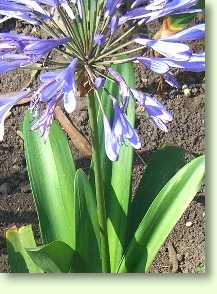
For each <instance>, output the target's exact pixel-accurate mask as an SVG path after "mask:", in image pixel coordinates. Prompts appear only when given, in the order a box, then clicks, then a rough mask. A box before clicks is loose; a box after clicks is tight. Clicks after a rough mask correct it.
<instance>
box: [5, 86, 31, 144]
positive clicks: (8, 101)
mask: <svg viewBox="0 0 217 294" xmlns="http://www.w3.org/2000/svg"><path fill="white" fill-rule="evenodd" d="M28 94H29V90H25V91H21V92H20V93H18V94H17V95H14V96H4V97H2V96H0V141H2V140H3V137H4V122H5V119H6V118H7V116H8V114H9V112H10V110H11V108H12V107H13V106H14V105H15V104H17V103H18V102H19V101H20V100H22V99H23V98H25V97H26V96H27V95H28Z"/></svg>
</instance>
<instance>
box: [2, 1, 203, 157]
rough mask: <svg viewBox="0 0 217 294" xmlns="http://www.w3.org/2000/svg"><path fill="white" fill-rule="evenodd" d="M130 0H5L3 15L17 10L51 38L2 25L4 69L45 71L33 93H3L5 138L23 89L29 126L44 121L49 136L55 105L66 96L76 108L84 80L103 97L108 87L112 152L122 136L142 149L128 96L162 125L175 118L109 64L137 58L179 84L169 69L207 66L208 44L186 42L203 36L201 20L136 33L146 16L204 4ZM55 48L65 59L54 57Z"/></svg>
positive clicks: (9, 15)
mask: <svg viewBox="0 0 217 294" xmlns="http://www.w3.org/2000/svg"><path fill="white" fill-rule="evenodd" d="M129 2H130V3H131V7H130V8H127V5H126V3H125V1H122V0H107V1H103V0H91V1H83V0H32V1H27V0H9V1H6V0H0V21H1V22H3V21H6V20H7V19H9V18H17V19H20V20H23V21H26V22H28V23H30V24H32V25H33V26H36V27H37V26H40V29H42V30H44V31H45V32H46V34H48V39H39V38H38V37H36V36H25V35H23V34H14V33H0V73H6V72H8V71H12V70H14V69H17V68H22V67H25V68H29V69H31V68H33V67H35V66H37V68H38V70H40V71H41V74H40V81H41V85H40V86H39V88H38V89H33V90H32V91H31V93H30V92H29V90H28V91H27V90H26V89H23V90H22V91H21V93H20V94H18V95H17V96H15V97H0V139H2V138H3V134H4V120H5V118H6V116H7V113H8V111H9V110H10V109H11V108H12V107H13V105H15V104H16V103H17V101H18V100H19V99H20V97H22V98H23V97H25V96H26V95H31V97H32V98H31V99H32V101H31V105H30V108H31V109H32V110H34V111H35V114H36V115H37V121H36V122H35V123H34V125H33V126H32V128H33V129H40V130H41V133H42V135H43V136H44V137H45V139H46V138H47V136H48V134H49V128H50V125H51V124H52V121H53V116H54V110H55V107H56V105H57V104H59V103H63V105H64V107H65V110H66V111H67V112H69V113H70V112H72V111H73V110H74V109H75V107H76V95H77V92H78V89H79V88H80V86H83V87H84V88H85V89H87V91H88V90H89V91H95V92H97V95H95V97H96V99H98V100H100V98H99V97H100V95H99V93H98V91H99V89H100V90H102V91H106V92H107V93H108V99H111V100H112V103H113V109H114V117H113V121H112V122H110V121H109V120H108V118H107V116H106V113H105V111H104V109H103V108H102V104H101V103H100V101H99V105H100V107H101V111H102V112H103V114H104V129H105V148H106V153H107V156H108V157H109V158H110V159H111V160H117V159H118V155H119V152H120V148H121V146H122V144H124V143H125V142H128V143H129V144H131V145H132V146H133V147H134V148H137V149H138V148H140V145H141V144H140V140H139V137H138V134H137V132H136V130H135V129H134V128H133V126H132V125H131V124H130V123H129V121H128V119H127V116H126V113H127V108H128V102H129V99H134V100H135V101H136V102H137V103H139V104H141V105H142V106H143V107H144V108H145V109H146V111H147V113H148V115H149V117H150V118H151V119H152V121H153V122H154V123H155V125H156V126H157V127H158V128H160V129H161V130H162V131H167V130H168V128H167V123H168V122H170V121H171V120H172V115H171V114H170V113H169V112H167V111H166V109H165V107H164V106H163V105H161V104H160V102H158V101H157V98H156V97H152V96H150V95H147V94H145V93H142V92H140V91H137V90H136V89H132V88H130V87H129V86H128V85H127V83H126V81H125V79H124V78H123V77H122V76H121V75H120V74H119V73H118V72H117V71H115V70H114V69H113V67H112V66H113V65H115V64H122V63H128V62H132V63H137V62H139V63H141V64H143V65H144V66H145V67H147V68H148V69H151V70H153V71H154V72H155V73H157V74H159V75H160V76H161V77H162V78H164V79H165V81H166V82H167V83H168V84H169V85H171V86H175V87H179V83H178V82H177V80H176V77H175V76H174V74H173V72H172V71H171V69H173V68H179V69H183V70H186V71H193V72H196V71H204V69H205V54H204V52H193V51H192V49H191V48H190V46H189V43H186V42H188V41H192V40H197V39H201V38H203V37H204V34H205V25H204V24H199V25H195V26H193V27H190V28H187V29H185V30H183V31H181V32H178V33H175V34H173V35H170V36H168V37H165V36H164V37H163V38H161V39H157V40H156V39H155V37H154V36H153V38H150V37H148V36H147V35H146V34H145V30H144V34H142V35H141V34H138V33H137V32H138V28H139V31H140V32H141V29H142V28H143V27H144V26H145V24H146V23H148V22H150V21H152V20H155V19H157V18H160V17H163V16H168V15H176V14H182V13H193V12H196V11H199V9H195V8H194V6H195V5H196V4H197V2H198V1H197V0H178V1H176V0H150V1H140V0H136V1H129ZM126 24H127V25H126ZM118 32H121V34H118ZM144 48H150V49H151V50H152V51H153V52H154V55H153V56H152V57H150V56H147V55H144ZM53 51H55V52H56V53H57V54H53ZM58 54H59V56H61V60H60V58H58V57H56V58H55V57H54V56H58ZM123 54H124V56H123ZM35 64H37V65H35ZM81 77H82V78H81ZM106 79H110V80H111V81H113V82H114V83H117V85H118V87H119V89H120V95H121V98H120V99H117V98H116V97H113V96H112V95H110V93H109V92H108V90H107V89H106V88H105V81H106ZM44 105H45V107H44Z"/></svg>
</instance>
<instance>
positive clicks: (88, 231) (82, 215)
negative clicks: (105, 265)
mask: <svg viewBox="0 0 217 294" xmlns="http://www.w3.org/2000/svg"><path fill="white" fill-rule="evenodd" d="M75 227H76V244H75V250H76V251H77V252H78V253H79V254H80V256H81V257H82V259H83V260H84V262H85V264H86V267H85V271H86V272H92V273H94V272H101V260H100V237H99V235H100V234H99V223H98V217H97V207H96V198H95V195H94V194H93V191H92V188H91V186H90V183H89V181H88V178H87V176H86V174H85V173H84V172H83V171H82V170H81V169H79V170H78V171H77V173H76V175H75Z"/></svg>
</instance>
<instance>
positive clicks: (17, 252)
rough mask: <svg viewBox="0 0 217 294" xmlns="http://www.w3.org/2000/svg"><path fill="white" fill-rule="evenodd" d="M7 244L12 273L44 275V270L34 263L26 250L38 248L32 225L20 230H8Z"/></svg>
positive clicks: (13, 228) (14, 228) (15, 228)
mask: <svg viewBox="0 0 217 294" xmlns="http://www.w3.org/2000/svg"><path fill="white" fill-rule="evenodd" d="M6 242H7V251H8V258H9V264H10V269H11V272H12V273H43V270H42V269H41V268H40V267H38V266H37V265H36V264H35V263H34V262H33V261H32V259H31V258H30V257H29V255H28V254H27V253H26V250H25V247H36V243H35V239H34V235H33V232H32V227H31V226H30V225H29V226H24V227H21V228H20V229H19V230H18V229H17V227H16V226H14V227H12V228H11V229H9V230H7V232H6Z"/></svg>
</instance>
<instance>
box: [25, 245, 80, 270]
mask: <svg viewBox="0 0 217 294" xmlns="http://www.w3.org/2000/svg"><path fill="white" fill-rule="evenodd" d="M26 251H27V253H28V254H29V256H30V257H31V258H32V260H33V261H34V262H35V263H36V264H37V265H38V266H40V267H41V268H42V269H43V270H44V272H45V273H69V272H72V273H79V272H82V266H83V261H82V260H81V258H80V256H79V254H78V253H77V252H76V251H74V250H73V249H72V248H71V247H70V246H69V245H67V244H66V243H64V242H61V241H54V242H52V243H50V244H47V245H45V246H40V247H37V248H33V249H26Z"/></svg>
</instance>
